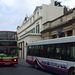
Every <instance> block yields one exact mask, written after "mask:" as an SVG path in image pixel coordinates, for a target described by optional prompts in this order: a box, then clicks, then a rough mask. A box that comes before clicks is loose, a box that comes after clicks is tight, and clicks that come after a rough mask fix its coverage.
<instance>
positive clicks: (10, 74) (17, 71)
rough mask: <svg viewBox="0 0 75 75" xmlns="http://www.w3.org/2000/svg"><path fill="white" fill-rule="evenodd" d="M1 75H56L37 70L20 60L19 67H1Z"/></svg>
mask: <svg viewBox="0 0 75 75" xmlns="http://www.w3.org/2000/svg"><path fill="white" fill-rule="evenodd" d="M0 75H56V74H52V73H50V72H46V71H43V70H36V69H34V68H33V67H32V66H31V65H29V64H27V63H26V62H25V61H24V60H23V59H19V63H18V65H15V66H14V67H13V66H9V65H6V66H0Z"/></svg>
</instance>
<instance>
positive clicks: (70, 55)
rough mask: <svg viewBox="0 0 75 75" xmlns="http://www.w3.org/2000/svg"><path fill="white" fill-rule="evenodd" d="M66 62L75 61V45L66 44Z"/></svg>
mask: <svg viewBox="0 0 75 75" xmlns="http://www.w3.org/2000/svg"><path fill="white" fill-rule="evenodd" d="M67 60H69V61H75V43H70V44H67Z"/></svg>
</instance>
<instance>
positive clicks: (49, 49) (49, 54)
mask: <svg viewBox="0 0 75 75" xmlns="http://www.w3.org/2000/svg"><path fill="white" fill-rule="evenodd" d="M47 57H48V58H54V57H55V46H54V45H48V46H47Z"/></svg>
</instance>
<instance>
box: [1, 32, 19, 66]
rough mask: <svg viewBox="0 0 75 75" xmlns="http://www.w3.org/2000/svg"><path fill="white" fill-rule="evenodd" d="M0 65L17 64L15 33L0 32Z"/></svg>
mask: <svg viewBox="0 0 75 75" xmlns="http://www.w3.org/2000/svg"><path fill="white" fill-rule="evenodd" d="M0 64H10V65H14V64H18V46H17V32H14V31H0Z"/></svg>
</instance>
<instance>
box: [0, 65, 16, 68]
mask: <svg viewBox="0 0 75 75" xmlns="http://www.w3.org/2000/svg"><path fill="white" fill-rule="evenodd" d="M5 67H12V68H15V67H17V66H16V65H14V66H13V65H0V68H5Z"/></svg>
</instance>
